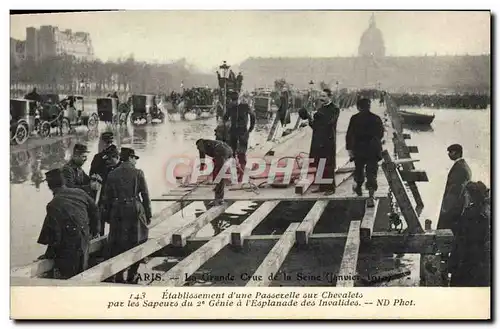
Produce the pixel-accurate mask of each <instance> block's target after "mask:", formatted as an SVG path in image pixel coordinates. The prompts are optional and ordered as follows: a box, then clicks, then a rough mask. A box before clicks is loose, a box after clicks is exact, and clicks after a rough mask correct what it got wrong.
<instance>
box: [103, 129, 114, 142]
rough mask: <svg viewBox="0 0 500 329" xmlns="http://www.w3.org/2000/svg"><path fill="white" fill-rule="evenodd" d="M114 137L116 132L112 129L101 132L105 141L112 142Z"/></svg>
mask: <svg viewBox="0 0 500 329" xmlns="http://www.w3.org/2000/svg"><path fill="white" fill-rule="evenodd" d="M113 138H114V134H113V132H111V131H106V132H103V133H102V134H101V140H103V141H105V142H112V141H113Z"/></svg>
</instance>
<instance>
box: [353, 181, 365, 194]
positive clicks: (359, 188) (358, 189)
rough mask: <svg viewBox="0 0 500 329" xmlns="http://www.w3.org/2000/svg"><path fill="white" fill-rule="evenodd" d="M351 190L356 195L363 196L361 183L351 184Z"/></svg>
mask: <svg viewBox="0 0 500 329" xmlns="http://www.w3.org/2000/svg"><path fill="white" fill-rule="evenodd" d="M352 190H353V192H354V193H356V195H357V196H363V189H362V186H361V184H356V185H353V187H352Z"/></svg>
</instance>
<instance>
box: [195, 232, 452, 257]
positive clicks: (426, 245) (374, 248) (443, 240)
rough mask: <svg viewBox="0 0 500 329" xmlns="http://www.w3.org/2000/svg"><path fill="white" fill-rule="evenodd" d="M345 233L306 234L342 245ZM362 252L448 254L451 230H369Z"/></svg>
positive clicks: (198, 243) (272, 237)
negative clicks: (418, 231) (369, 238)
mask: <svg viewBox="0 0 500 329" xmlns="http://www.w3.org/2000/svg"><path fill="white" fill-rule="evenodd" d="M280 238H281V235H279V234H277V235H276V234H275V235H249V236H247V237H245V240H248V241H253V240H269V241H270V243H274V241H277V240H279V239H280ZM346 239H347V233H315V234H312V235H310V236H309V244H312V243H315V244H322V243H335V244H339V245H342V246H344V245H345V241H346ZM209 240H210V238H208V237H196V238H190V239H188V240H187V247H188V248H196V247H197V246H201V245H203V244H204V243H206V242H208V241H209ZM361 242H362V243H361V251H362V253H367V254H371V253H382V254H383V253H391V254H392V253H395V254H411V253H414V254H420V253H424V254H432V253H449V252H450V251H451V248H452V245H453V233H452V232H451V230H435V231H432V232H425V233H416V234H405V233H398V232H373V233H372V238H371V240H370V241H369V242H365V241H361Z"/></svg>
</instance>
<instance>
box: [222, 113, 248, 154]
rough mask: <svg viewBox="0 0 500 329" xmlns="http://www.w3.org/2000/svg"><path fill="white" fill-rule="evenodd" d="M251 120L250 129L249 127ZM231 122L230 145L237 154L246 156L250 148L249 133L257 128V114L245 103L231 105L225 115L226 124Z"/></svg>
mask: <svg viewBox="0 0 500 329" xmlns="http://www.w3.org/2000/svg"><path fill="white" fill-rule="evenodd" d="M248 119H250V127H249V128H247V127H248ZM228 120H230V122H231V126H230V128H229V144H230V145H231V148H232V149H233V152H235V153H242V154H245V153H246V151H247V148H248V138H249V135H248V133H249V132H250V131H252V130H253V129H254V127H255V113H254V112H253V111H252V109H251V108H250V106H248V104H245V103H241V104H231V105H230V106H229V107H228V108H227V112H226V114H225V115H224V122H227V121H228Z"/></svg>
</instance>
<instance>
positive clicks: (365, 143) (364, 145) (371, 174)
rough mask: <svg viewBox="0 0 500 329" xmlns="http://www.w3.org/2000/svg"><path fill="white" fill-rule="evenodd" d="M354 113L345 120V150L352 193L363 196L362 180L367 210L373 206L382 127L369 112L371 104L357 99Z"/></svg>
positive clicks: (376, 116)
mask: <svg viewBox="0 0 500 329" xmlns="http://www.w3.org/2000/svg"><path fill="white" fill-rule="evenodd" d="M356 106H357V108H358V111H359V112H358V113H356V114H354V115H353V116H352V117H351V120H350V121H349V126H348V128H347V134H346V149H347V151H348V152H349V158H350V160H353V161H354V165H355V169H354V181H355V182H356V185H355V186H353V190H354V192H355V193H356V194H357V195H358V196H362V195H363V191H362V186H363V182H364V181H365V172H366V189H367V190H368V194H369V199H368V201H367V206H368V207H373V206H374V199H373V196H374V194H375V191H377V189H378V185H377V172H378V162H379V161H380V160H381V159H382V138H383V137H384V124H383V123H382V119H380V117H379V116H378V115H376V114H374V113H372V112H370V107H371V101H370V100H369V99H367V98H361V99H359V100H358V102H357V104H356Z"/></svg>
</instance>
